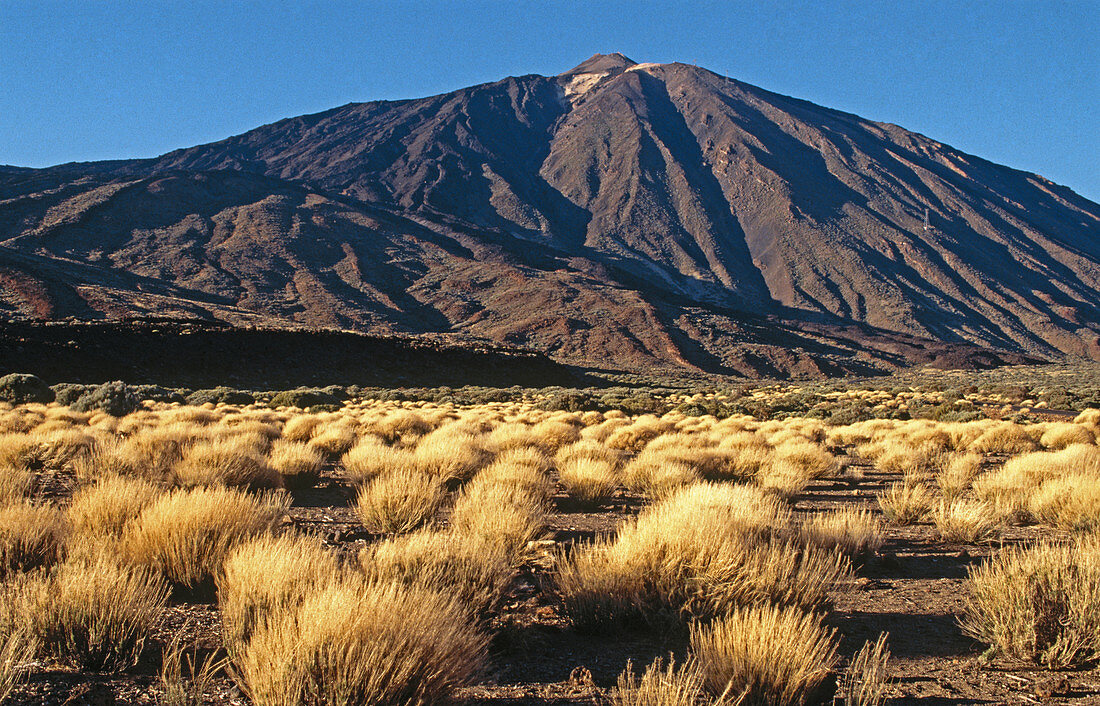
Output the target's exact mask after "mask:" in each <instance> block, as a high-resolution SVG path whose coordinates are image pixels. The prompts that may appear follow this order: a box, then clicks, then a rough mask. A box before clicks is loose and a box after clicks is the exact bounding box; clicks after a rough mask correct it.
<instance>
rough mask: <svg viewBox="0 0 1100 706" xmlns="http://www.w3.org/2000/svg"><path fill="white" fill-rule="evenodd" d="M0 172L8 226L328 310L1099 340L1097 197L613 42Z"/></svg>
mask: <svg viewBox="0 0 1100 706" xmlns="http://www.w3.org/2000/svg"><path fill="white" fill-rule="evenodd" d="M0 199H3V200H2V201H0V244H2V245H3V246H4V247H6V248H9V249H11V250H14V251H17V252H20V253H24V254H28V255H30V254H33V255H34V256H36V257H40V258H60V259H62V260H77V261H84V262H90V263H92V264H95V265H97V266H99V267H101V268H105V269H106V270H109V271H112V272H127V273H131V274H132V275H134V276H139V277H144V278H149V279H150V280H155V281H161V282H165V283H167V284H170V285H172V286H174V287H180V288H183V289H185V290H187V291H193V292H196V293H200V294H204V295H215V296H216V297H219V298H220V299H218V302H220V303H219V304H218V306H223V307H229V308H234V307H235V308H237V309H239V310H241V311H242V312H257V313H262V314H266V315H271V316H277V317H282V318H287V319H293V320H298V321H304V322H309V323H315V324H325V325H338V326H349V327H356V328H366V329H371V330H400V331H409V332H423V331H433V332H464V333H469V334H473V335H477V336H484V337H488V338H492V339H494V340H500V341H509V342H516V343H523V344H526V345H533V346H536V347H539V348H541V349H543V350H550V351H553V352H556V353H558V354H559V355H564V356H567V357H570V358H576V359H585V360H605V359H607V358H608V357H609V356H610V358H611V359H612V360H621V361H622V362H623V364H648V363H652V362H666V363H672V364H685V363H686V364H690V365H694V366H697V367H702V368H709V369H714V368H729V369H732V370H741V369H742V368H745V369H750V368H753V366H752V365H750V364H746V363H745V356H744V353H745V351H747V350H749V348H748V347H751V346H752V345H760V346H764V347H766V348H767V349H768V350H771V351H772V352H771V353H770V354H768V356H765V359H766V363H764V364H763V366H762V367H764V368H767V367H768V366H775V365H777V362H776V361H777V360H778V359H779V358H782V357H783V355H782V354H780V353H778V352H777V351H775V350H773V349H775V348H777V347H779V348H783V347H799V345H800V343H801V344H804V345H801V347H802V348H803V351H805V352H806V355H807V356H808V358H807V360H809V359H812V361H813V362H812V363H806V362H805V361H803V362H802V363H797V364H794V365H793V366H792V365H791V364H787V363H784V364H781V365H780V368H781V369H784V368H785V369H789V368H792V367H793V368H797V367H799V366H805V365H810V367H814V366H818V367H821V366H824V367H825V368H828V367H830V366H831V365H839V366H840V367H841V368H843V367H844V365H846V363H845V364H841V363H838V362H837V361H840V360H857V359H858V360H860V365H870V364H876V365H877V364H882V363H883V362H884V361H886V360H888V359H889V358H890V356H889V355H887V354H886V353H884V352H883V348H882V347H881V346H878V345H877V344H876V345H875V346H870V348H873V349H874V350H876V351H878V352H876V353H868V352H867V349H868V344H867V343H866V342H867V341H868V340H871V339H875V340H879V341H885V340H886V339H887V338H889V337H890V334H891V333H896V334H904V335H905V336H909V337H918V338H921V339H928V340H932V341H941V342H946V343H951V344H956V343H957V344H962V343H969V344H974V345H977V346H983V347H990V348H996V349H1000V350H1007V351H1017V352H1026V353H1030V354H1039V355H1044V356H1050V355H1057V354H1061V353H1068V354H1071V355H1093V356H1096V355H1097V354H1098V353H1100V347H1098V345H1097V340H1098V337H1100V294H1098V291H1100V206H1097V205H1096V204H1094V203H1091V202H1089V201H1087V200H1085V199H1083V198H1081V197H1079V196H1077V195H1076V194H1074V193H1073V192H1072V191H1070V190H1068V189H1065V188H1064V187H1059V186H1056V185H1054V184H1051V183H1050V182H1048V181H1046V180H1044V179H1042V177H1038V176H1036V175H1030V174H1025V173H1022V172H1018V171H1015V170H1012V169H1009V168H1006V167H1002V166H998V165H995V164H992V163H989V162H987V161H984V160H981V159H979V158H976V157H973V156H970V155H965V154H963V153H960V152H958V151H956V150H953V149H951V148H950V147H947V146H945V145H942V144H940V143H938V142H935V141H934V140H931V139H929V138H926V137H924V136H922V135H918V134H915V133H911V132H907V131H905V130H903V129H901V128H899V127H897V126H893V125H887V124H881V123H874V122H871V121H867V120H864V119H861V118H859V117H857V116H853V115H849V114H845V113H841V112H838V111H833V110H829V109H826V108H821V107H819V106H815V105H813V104H810V103H807V102H804V101H800V100H796V99H792V98H787V97H784V96H779V95H776V94H773V93H770V92H768V91H765V90H762V89H759V88H755V87H752V86H749V85H747V84H743V83H740V82H737V81H734V80H731V79H727V78H724V77H721V76H718V75H716V74H714V73H711V72H709V71H706V70H704V69H700V68H698V67H694V66H690V65H685V64H666V65H654V64H635V63H634V62H632V61H630V60H629V59H627V58H626V57H623V56H622V55H607V56H602V55H597V56H595V57H593V58H592V59H590V60H588V61H586V62H585V63H583V64H581V65H580V66H578V67H576V68H575V69H573V70H571V71H568V72H566V73H564V74H562V75H560V76H553V77H543V76H523V77H518V78H508V79H504V80H502V81H498V82H495V83H490V84H484V85H481V86H474V87H471V88H467V89H462V90H459V91H455V92H452V93H448V94H444V95H440V96H433V97H429V98H423V99H416V100H406V101H386V102H374V103H362V104H351V105H347V106H343V107H341V108H336V109H334V110H330V111H326V112H324V113H319V114H316V115H311V116H303V117H299V118H292V119H289V120H284V121H280V122H278V123H274V124H272V125H267V126H264V127H261V128H258V129H256V130H253V131H250V132H248V133H245V134H243V135H240V136H237V137H233V138H229V139H228V140H224V141H221V142H218V143H213V144H210V145H202V146H198V147H194V148H190V149H186V150H180V151H177V152H172V153H169V154H167V155H164V156H163V157H160V158H157V159H153V160H139V161H130V162H111V163H98V164H87V165H63V166H61V167H56V168H53V169H50V170H18V169H5V170H4V171H2V172H0ZM926 214H927V222H928V225H927V226H926V225H925V218H926ZM10 269H11V268H9V270H10ZM120 286H121V285H120ZM517 297H521V298H522V299H521V300H517ZM12 306H14V305H12ZM204 306H205V305H204ZM210 306H213V304H210ZM93 308H94V307H93ZM214 315H217V316H223V317H224V316H230V314H229V313H228V309H227V310H225V311H222V312H221V313H220V314H214ZM242 315H243V314H242ZM701 321H705V322H709V323H707V324H706V325H701V324H700V323H699V322H701ZM715 322H720V323H715ZM750 322H757V323H750ZM769 322H770V323H769ZM810 322H815V323H814V325H813V326H811V325H809V324H810ZM853 326H855V328H854V329H853V328H852V327H853ZM830 327H831V328H830ZM837 327H844V328H837ZM869 327H873V328H869ZM748 330H752V331H753V332H754V333H752V334H751V335H748V334H746V333H745V332H746V331H748ZM841 330H849V331H851V330H859V331H861V333H860V334H859V336H857V338H858V339H859V340H860V341H862V342H861V343H858V344H854V343H852V341H849V343H847V344H838V343H837V341H840V340H848V339H846V337H845V336H843V335H839V334H837V333H836V332H837V331H841ZM779 331H785V332H788V333H792V335H794V336H795V338H796V340H797V341H798V342H796V343H792V342H791V341H790V340H788V339H786V338H785V336H786V335H787V333H783V334H780V333H777V332H779ZM811 331H812V333H811ZM738 332H739V333H738ZM825 340H828V341H829V343H827V344H826V343H823V341H825ZM899 340H906V339H899ZM913 340H915V339H913ZM731 342H735V343H736V345H731ZM799 342H800V343H799ZM819 345H823V346H824V348H823V349H820V350H817V351H816V352H814V351H815V347H816V346H819ZM747 346H748V347H747ZM860 350H862V351H863V353H859V351H860ZM737 351H740V352H737ZM795 355H796V357H797V356H798V355H799V354H795ZM891 355H893V354H891ZM860 356H862V358H861V357H860Z"/></svg>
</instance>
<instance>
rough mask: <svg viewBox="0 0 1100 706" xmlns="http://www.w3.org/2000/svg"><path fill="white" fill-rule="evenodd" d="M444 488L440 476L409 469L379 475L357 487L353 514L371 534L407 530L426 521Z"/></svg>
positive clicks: (443, 496)
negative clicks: (357, 491)
mask: <svg viewBox="0 0 1100 706" xmlns="http://www.w3.org/2000/svg"><path fill="white" fill-rule="evenodd" d="M446 496H447V491H446V489H445V488H444V486H443V479H442V478H440V477H439V476H433V475H429V474H427V473H424V472H421V471H418V470H414V469H408V470H398V471H394V472H392V473H387V474H386V475H383V476H379V477H377V478H375V479H374V480H373V481H371V482H370V483H369V484H367V485H366V486H364V487H363V488H361V489H360V490H359V494H358V495H357V496H356V498H355V514H356V515H357V516H358V517H359V521H360V522H362V523H363V526H364V527H366V528H367V531H368V532H372V533H374V534H388V533H401V532H410V531H412V530H414V529H416V528H417V527H420V526H421V525H423V524H425V523H427V522H429V521H430V520H431V519H432V517H434V515H435V512H436V510H438V509H439V506H440V505H442V504H443V500H444V499H445V498H446Z"/></svg>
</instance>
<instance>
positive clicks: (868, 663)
mask: <svg viewBox="0 0 1100 706" xmlns="http://www.w3.org/2000/svg"><path fill="white" fill-rule="evenodd" d="M887 637H888V635H887V634H886V633H880V634H879V636H878V639H877V640H875V641H874V642H871V641H870V640H868V641H867V642H864V643H863V647H861V648H860V649H859V652H857V653H856V654H855V656H854V657H852V661H851V662H850V663H849V664H848V668H847V669H846V670H845V671H844V677H843V678H842V679H841V680H840V685H839V688H838V689H837V696H839V697H840V699H841V703H843V704H844V706H882V705H883V704H885V703H886V692H887V691H888V690H889V687H890V677H889V673H888V670H887V665H888V664H889V662H890V650H889V648H888V647H887V646H886V638H887Z"/></svg>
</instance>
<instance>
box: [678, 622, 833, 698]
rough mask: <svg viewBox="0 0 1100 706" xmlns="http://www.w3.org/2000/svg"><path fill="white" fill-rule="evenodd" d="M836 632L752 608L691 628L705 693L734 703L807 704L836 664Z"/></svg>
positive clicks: (692, 649)
mask: <svg viewBox="0 0 1100 706" xmlns="http://www.w3.org/2000/svg"><path fill="white" fill-rule="evenodd" d="M835 632H836V631H835V630H827V629H826V628H824V627H823V626H822V624H821V618H819V617H817V616H815V615H813V614H810V613H805V612H803V611H802V610H799V609H797V608H789V607H788V608H784V607H778V606H769V605H761V606H753V607H748V608H739V609H737V610H734V611H733V612H732V613H730V614H729V615H728V616H725V617H722V618H719V619H717V620H715V621H714V622H713V623H711V624H710V625H703V626H699V625H695V626H692V628H691V651H692V654H693V655H694V657H695V659H696V660H697V661H698V664H699V670H700V672H701V673H702V675H703V682H704V684H705V685H706V688H707V690H708V691H709V692H710V693H711V694H712V695H715V696H721V697H723V698H726V699H729V701H730V702H731V703H736V704H746V705H748V704H759V705H761V706H764V705H767V704H806V703H813V702H814V701H815V699H817V698H821V697H823V696H825V694H823V693H819V692H820V691H821V690H822V686H823V685H824V684H825V681H826V678H827V677H828V676H829V674H830V673H831V672H832V669H833V667H834V666H835V665H836V662H837V657H836V648H837V643H836V638H835Z"/></svg>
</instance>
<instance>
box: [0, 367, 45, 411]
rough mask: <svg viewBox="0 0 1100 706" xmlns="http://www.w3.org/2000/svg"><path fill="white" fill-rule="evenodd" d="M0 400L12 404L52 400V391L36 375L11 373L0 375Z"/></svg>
mask: <svg viewBox="0 0 1100 706" xmlns="http://www.w3.org/2000/svg"><path fill="white" fill-rule="evenodd" d="M0 400H3V401H4V402H11V403H12V404H25V403H27V402H43V403H46V402H53V400H54V392H53V390H51V389H50V386H49V385H47V384H46V382H45V381H44V380H43V379H42V378H40V377H38V376H37V375H28V374H26V373H12V374H11V375H5V376H4V377H0Z"/></svg>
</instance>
